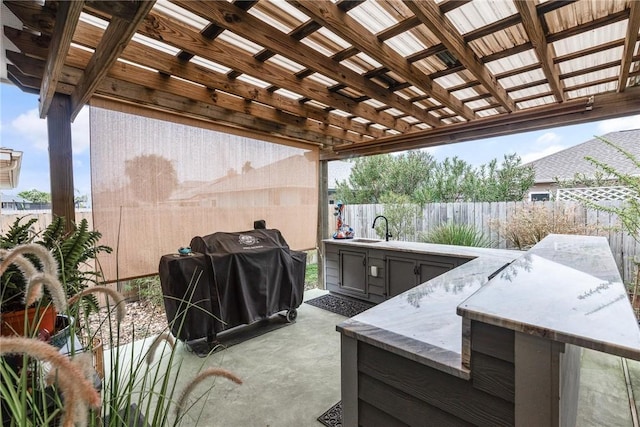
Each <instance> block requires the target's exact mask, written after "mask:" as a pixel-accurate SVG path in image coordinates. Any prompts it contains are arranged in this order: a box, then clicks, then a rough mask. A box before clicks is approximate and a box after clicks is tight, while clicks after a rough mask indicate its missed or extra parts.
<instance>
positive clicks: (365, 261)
mask: <svg viewBox="0 0 640 427" xmlns="http://www.w3.org/2000/svg"><path fill="white" fill-rule="evenodd" d="M362 265H364V266H365V267H366V266H367V259H366V258H362Z"/></svg>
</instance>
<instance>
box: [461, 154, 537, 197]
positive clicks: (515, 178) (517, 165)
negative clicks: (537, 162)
mask: <svg viewBox="0 0 640 427" xmlns="http://www.w3.org/2000/svg"><path fill="white" fill-rule="evenodd" d="M475 175H476V177H477V178H478V182H477V183H476V184H475V185H474V186H473V190H472V191H474V192H472V193H471V194H468V195H467V197H466V199H467V200H471V201H482V202H517V201H520V200H523V199H524V197H525V196H526V194H527V192H528V191H529V188H531V186H532V185H533V184H534V182H535V170H534V169H533V166H523V165H522V159H520V157H519V156H518V155H517V154H515V153H513V154H505V155H504V158H503V160H502V163H501V164H500V166H498V161H497V160H496V159H493V160H491V161H490V162H489V163H488V164H487V165H482V166H480V167H479V168H478V170H477V171H476V174H475Z"/></svg>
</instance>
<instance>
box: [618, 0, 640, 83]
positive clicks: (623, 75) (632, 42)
mask: <svg viewBox="0 0 640 427" xmlns="http://www.w3.org/2000/svg"><path fill="white" fill-rule="evenodd" d="M638 3H639V2H637V1H632V2H631V5H630V6H629V7H630V11H629V24H628V25H627V35H626V37H625V38H624V52H623V54H622V63H621V64H620V78H619V79H618V92H624V90H625V88H626V87H627V79H628V78H629V71H630V68H631V64H632V63H633V59H632V57H633V53H634V51H635V47H636V40H637V39H638V30H640V5H639V4H638Z"/></svg>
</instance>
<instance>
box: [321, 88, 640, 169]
mask: <svg viewBox="0 0 640 427" xmlns="http://www.w3.org/2000/svg"><path fill="white" fill-rule="evenodd" d="M632 114H640V87H634V88H628V89H627V91H626V92H625V93H624V94H617V93H615V92H610V93H606V94H602V95H595V96H594V97H591V99H590V98H580V99H575V100H569V101H566V102H564V103H562V104H556V105H550V106H544V107H537V108H531V109H527V110H520V111H516V112H514V113H511V114H508V115H499V116H494V117H488V118H484V119H479V120H476V121H474V122H469V123H456V124H453V125H450V126H447V127H446V128H440V129H430V130H426V131H424V132H416V133H413V134H411V135H401V136H398V137H391V138H385V139H384V140H378V141H377V142H376V144H375V145H374V144H369V143H364V144H361V145H359V146H357V147H351V146H348V145H345V146H337V147H334V152H333V153H327V154H324V155H322V156H321V159H322V160H335V159H341V158H349V157H357V156H366V155H372V154H382V153H391V152H396V151H401V150H411V149H418V148H425V147H434V146H437V145H444V144H454V143H458V142H464V141H472V140H477V139H483V138H490V137H496V136H503V135H510V134H513V133H518V132H530V131H534V130H541V129H548V128H552V127H556V126H565V125H566V126H568V125H574V124H580V123H587V122H591V121H595V120H604V119H610V118H616V117H623V116H628V115H632Z"/></svg>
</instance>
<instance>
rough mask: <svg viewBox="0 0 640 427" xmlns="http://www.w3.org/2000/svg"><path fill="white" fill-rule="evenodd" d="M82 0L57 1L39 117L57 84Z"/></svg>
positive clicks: (82, 3)
mask: <svg viewBox="0 0 640 427" xmlns="http://www.w3.org/2000/svg"><path fill="white" fill-rule="evenodd" d="M83 5H84V1H62V2H59V3H58V11H57V12H56V20H55V25H54V28H53V36H52V38H51V43H50V44H49V55H48V57H47V64H46V67H45V70H46V72H45V74H44V77H43V79H42V86H41V87H40V103H39V108H40V118H41V119H44V118H45V117H46V116H47V113H48V112H49V107H50V106H51V101H53V94H54V93H55V91H56V86H57V85H58V79H59V78H60V71H61V70H62V67H63V66H64V60H65V58H66V56H67V52H68V51H69V47H70V46H71V40H72V39H73V32H74V31H75V29H76V25H77V24H78V20H79V19H80V13H81V12H82V7H83Z"/></svg>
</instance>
